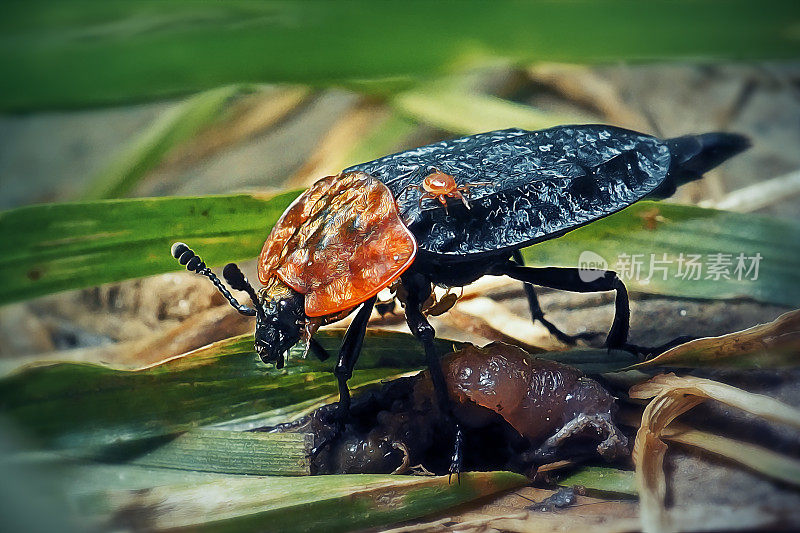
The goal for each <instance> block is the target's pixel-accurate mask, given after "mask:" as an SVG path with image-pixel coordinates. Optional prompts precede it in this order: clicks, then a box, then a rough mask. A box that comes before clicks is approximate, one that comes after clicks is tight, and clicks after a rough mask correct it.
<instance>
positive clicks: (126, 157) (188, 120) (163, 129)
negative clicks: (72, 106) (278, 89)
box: [84, 85, 257, 200]
mask: <svg viewBox="0 0 800 533" xmlns="http://www.w3.org/2000/svg"><path fill="white" fill-rule="evenodd" d="M256 90H257V87H256V86H255V85H231V86H227V87H219V88H217V89H212V90H210V91H205V92H202V93H200V94H197V95H195V96H193V97H191V98H189V99H188V100H186V101H185V102H183V103H181V104H180V105H178V106H176V107H175V108H174V109H172V110H170V111H169V112H167V113H165V114H164V115H163V116H161V117H160V118H159V119H158V120H157V121H156V122H155V123H154V124H152V125H151V126H150V127H149V128H147V129H146V130H145V131H144V132H142V133H141V134H140V135H139V137H138V138H137V139H135V140H134V141H133V142H132V143H131V144H130V146H128V147H126V148H125V149H124V150H123V151H122V153H120V154H119V155H117V156H116V157H115V158H114V160H113V161H112V162H111V163H110V164H109V165H108V166H107V167H106V168H104V169H103V170H101V171H100V172H99V173H98V174H97V175H96V176H94V177H93V178H92V179H91V180H90V182H89V186H88V187H87V189H86V193H85V195H84V198H85V199H86V200H99V199H103V198H119V197H121V196H125V195H126V194H127V193H128V192H129V191H130V190H131V189H133V187H134V186H135V185H136V183H137V182H138V180H139V179H141V178H142V177H143V176H144V175H145V174H147V172H148V171H150V170H152V169H153V168H154V167H155V166H156V165H157V164H158V163H160V162H161V160H162V159H163V157H164V156H165V155H166V154H167V153H168V152H169V151H170V150H171V149H173V148H175V147H176V146H178V145H179V144H181V143H183V142H185V141H187V140H189V139H191V138H192V137H194V136H195V135H197V133H198V132H200V131H201V130H202V129H203V128H204V127H207V126H209V125H211V124H213V123H214V122H216V121H217V120H219V119H220V118H222V117H224V116H225V112H226V111H227V110H228V109H229V106H228V104H229V103H230V102H231V100H233V99H234V98H236V97H237V96H240V95H243V94H248V93H252V92H254V91H256Z"/></svg>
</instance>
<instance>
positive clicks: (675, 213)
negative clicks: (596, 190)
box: [523, 201, 800, 307]
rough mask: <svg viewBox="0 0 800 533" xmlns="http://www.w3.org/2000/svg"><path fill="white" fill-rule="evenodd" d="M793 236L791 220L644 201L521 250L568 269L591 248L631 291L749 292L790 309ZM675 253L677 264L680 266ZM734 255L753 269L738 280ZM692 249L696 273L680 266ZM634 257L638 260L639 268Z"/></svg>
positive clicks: (794, 295) (798, 259) (536, 261)
mask: <svg viewBox="0 0 800 533" xmlns="http://www.w3.org/2000/svg"><path fill="white" fill-rule="evenodd" d="M797 235H800V224H798V222H796V221H792V220H781V219H775V218H768V217H763V216H757V215H752V214H747V215H744V214H739V213H731V212H727V211H717V210H714V209H703V208H700V207H692V206H686V205H677V204H668V203H663V202H650V201H644V202H639V203H637V204H635V205H633V206H631V207H629V208H627V209H624V210H623V211H620V212H619V213H616V214H614V215H611V216H609V217H607V218H605V219H603V220H600V221H597V222H593V223H592V224H589V225H587V226H584V227H582V228H579V229H576V230H575V231H572V232H570V233H568V234H567V235H565V236H563V237H561V238H558V239H553V240H550V241H546V242H543V243H541V244H537V245H535V246H532V247H530V248H526V249H525V250H524V251H523V255H524V256H525V260H526V263H528V264H531V265H537V266H564V267H573V268H574V267H578V266H579V264H580V256H581V254H582V253H583V252H593V253H595V254H598V255H599V256H600V259H601V260H604V261H606V262H607V265H608V268H609V269H611V270H616V272H617V274H618V275H619V277H620V279H622V281H623V282H624V283H625V284H626V285H627V286H628V288H629V289H631V290H634V291H640V292H643V293H649V294H664V295H669V296H682V297H688V298H714V299H724V298H738V297H749V298H753V299H755V300H759V301H762V302H770V303H775V304H782V305H787V306H791V307H797V306H798V305H800V241H798V239H797ZM664 254H666V259H665V258H664ZM681 254H683V258H684V263H683V267H684V268H683V270H682V271H679V270H678V269H679V265H680V258H681ZM717 254H722V255H723V257H722V258H721V260H722V261H721V262H718V265H719V268H720V270H721V271H722V274H720V275H716V274H714V272H713V271H709V268H711V265H712V264H714V262H715V256H716V255H717ZM740 254H742V256H743V258H744V259H745V261H744V266H745V267H746V268H749V267H750V266H751V265H752V264H753V263H757V265H758V272H757V273H756V272H754V271H750V272H749V273H748V272H746V271H741V278H742V279H737V278H738V277H739V275H737V272H736V267H737V262H738V259H737V258H738V257H739V255H740ZM694 255H696V256H698V261H697V262H698V263H699V264H700V271H692V270H690V269H689V268H688V267H687V264H688V262H687V261H688V260H689V259H691V257H690V256H694ZM748 258H756V259H752V260H751V259H748ZM591 259H592V260H595V259H594V258H591ZM634 259H635V261H637V262H638V263H639V267H638V273H637V269H636V267H635V264H634V263H635V262H634ZM651 261H653V262H652V263H651ZM659 261H666V263H659ZM725 261H728V263H727V265H726V264H725ZM651 266H652V267H654V268H651ZM651 274H652V276H651ZM681 274H684V275H681ZM687 274H688V275H687ZM695 274H697V276H695ZM723 274H724V275H723ZM725 276H727V278H726V277H725ZM695 277H698V278H699V279H694V278H695ZM717 278H718V279H717Z"/></svg>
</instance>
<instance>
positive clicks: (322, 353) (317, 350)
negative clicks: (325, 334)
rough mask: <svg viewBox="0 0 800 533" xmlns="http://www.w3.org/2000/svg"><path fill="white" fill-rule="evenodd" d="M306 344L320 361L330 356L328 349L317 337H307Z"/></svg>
mask: <svg viewBox="0 0 800 533" xmlns="http://www.w3.org/2000/svg"><path fill="white" fill-rule="evenodd" d="M308 344H309V346H310V347H311V351H312V352H314V355H316V356H317V359H319V360H320V361H324V360H326V359H327V358H329V357H330V356H331V354H329V353H328V350H326V349H325V348H324V347H323V346H322V345H321V344H320V343H319V341H318V340H317V339H315V338H313V337H312V338H311V339H309V341H308Z"/></svg>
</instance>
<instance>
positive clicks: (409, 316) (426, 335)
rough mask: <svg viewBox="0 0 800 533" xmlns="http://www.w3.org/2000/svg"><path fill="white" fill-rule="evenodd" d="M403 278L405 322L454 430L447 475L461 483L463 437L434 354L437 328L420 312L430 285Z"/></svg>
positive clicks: (440, 403)
mask: <svg viewBox="0 0 800 533" xmlns="http://www.w3.org/2000/svg"><path fill="white" fill-rule="evenodd" d="M412 276H413V277H412ZM402 280H403V286H404V287H405V288H406V290H407V291H408V296H407V299H406V322H408V328H409V329H410V330H411V333H412V334H413V335H414V336H415V337H416V338H417V340H418V341H419V342H421V343H422V346H423V348H424V349H425V358H426V360H427V363H428V371H429V372H430V374H431V380H432V381H433V389H434V391H436V401H437V402H438V404H439V409H441V410H442V412H443V413H444V415H445V417H447V418H448V419H449V420H450V421H451V423H452V425H453V427H454V429H455V446H454V449H453V456H452V457H451V460H450V475H452V474H456V476H458V480H459V482H460V481H461V474H460V472H461V457H462V443H463V440H464V438H463V434H462V432H461V426H460V425H459V424H458V422H456V420H455V417H454V416H453V411H452V406H451V403H450V397H449V396H448V394H447V383H446V382H445V379H444V373H443V372H442V365H441V364H440V363H439V357H438V356H437V354H436V345H435V344H434V337H435V336H436V331H435V330H434V329H433V326H431V325H430V323H429V322H428V321H427V320H426V319H425V316H424V315H423V314H422V305H423V303H424V302H425V300H427V299H428V296H430V293H431V286H430V283H428V282H427V281H426V280H424V279H423V278H422V276H419V275H418V274H417V275H406V276H403V278H402Z"/></svg>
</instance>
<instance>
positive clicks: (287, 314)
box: [255, 277, 307, 368]
mask: <svg viewBox="0 0 800 533" xmlns="http://www.w3.org/2000/svg"><path fill="white" fill-rule="evenodd" d="M273 279H274V281H272V282H271V283H269V284H268V285H267V286H266V287H264V288H263V289H262V290H261V291H260V293H259V303H260V305H261V308H262V309H263V310H264V313H263V314H262V313H259V314H258V315H257V317H256V333H255V341H256V342H255V348H256V353H258V356H259V357H260V358H261V360H262V361H264V362H265V363H275V366H276V367H277V368H283V365H284V362H285V359H286V352H287V351H288V350H289V348H291V347H292V346H294V345H295V344H296V343H297V341H298V340H300V336H301V332H302V330H303V326H304V324H305V322H306V319H307V317H306V314H305V308H304V300H305V299H304V297H303V295H302V294H300V293H298V292H296V291H294V290H293V289H291V288H290V287H287V286H286V285H284V284H283V282H281V281H280V280H279V279H278V278H277V277H275V278H273Z"/></svg>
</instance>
